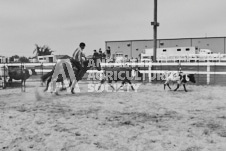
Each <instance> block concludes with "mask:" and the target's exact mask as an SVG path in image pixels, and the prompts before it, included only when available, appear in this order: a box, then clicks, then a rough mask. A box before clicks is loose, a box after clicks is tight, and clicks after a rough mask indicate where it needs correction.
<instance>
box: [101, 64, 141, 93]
mask: <svg viewBox="0 0 226 151" xmlns="http://www.w3.org/2000/svg"><path fill="white" fill-rule="evenodd" d="M103 75H104V77H103V79H102V80H101V81H100V85H99V87H98V90H100V88H101V85H102V84H104V83H105V81H108V84H109V85H110V86H111V88H112V89H113V90H115V88H114V87H113V85H112V82H113V81H114V82H118V81H122V83H121V86H120V87H119V88H118V89H116V91H118V90H119V89H120V88H121V87H123V86H124V84H125V83H129V84H130V86H131V89H132V90H134V87H133V85H132V83H131V80H132V79H134V77H135V76H137V77H139V78H140V80H141V79H142V74H141V73H140V72H139V68H131V67H115V68H113V67H105V68H104V73H103Z"/></svg>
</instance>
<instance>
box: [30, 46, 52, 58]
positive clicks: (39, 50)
mask: <svg viewBox="0 0 226 151" xmlns="http://www.w3.org/2000/svg"><path fill="white" fill-rule="evenodd" d="M35 47H36V48H35V50H34V51H33V53H35V52H36V56H46V55H51V54H52V52H53V51H52V50H51V49H50V48H49V47H48V46H46V45H44V46H42V47H41V46H38V45H37V44H35Z"/></svg>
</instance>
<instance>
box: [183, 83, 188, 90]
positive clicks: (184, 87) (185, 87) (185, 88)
mask: <svg viewBox="0 0 226 151" xmlns="http://www.w3.org/2000/svg"><path fill="white" fill-rule="evenodd" d="M183 86H184V91H185V92H187V90H186V87H185V84H184V83H183Z"/></svg>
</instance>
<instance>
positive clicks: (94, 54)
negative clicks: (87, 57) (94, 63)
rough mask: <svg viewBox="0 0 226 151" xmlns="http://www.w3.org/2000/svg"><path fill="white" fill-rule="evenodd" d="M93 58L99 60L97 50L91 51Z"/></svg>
mask: <svg viewBox="0 0 226 151" xmlns="http://www.w3.org/2000/svg"><path fill="white" fill-rule="evenodd" d="M93 58H94V59H98V58H99V54H98V52H97V50H93Z"/></svg>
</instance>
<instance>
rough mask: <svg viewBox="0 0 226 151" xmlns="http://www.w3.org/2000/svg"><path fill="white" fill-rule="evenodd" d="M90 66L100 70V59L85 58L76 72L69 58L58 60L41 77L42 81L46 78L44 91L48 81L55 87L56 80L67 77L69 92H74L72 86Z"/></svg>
mask: <svg viewBox="0 0 226 151" xmlns="http://www.w3.org/2000/svg"><path fill="white" fill-rule="evenodd" d="M91 68H96V69H97V70H98V71H100V70H101V67H100V59H95V58H94V59H93V58H91V59H87V60H85V61H84V62H83V68H82V69H81V71H80V72H79V73H78V70H77V69H76V68H75V66H74V64H73V63H72V62H71V60H69V59H64V60H61V61H60V60H59V62H57V63H56V65H55V66H54V67H53V70H52V71H51V72H49V73H47V74H45V75H43V76H42V77H41V79H42V81H43V82H45V81H46V79H48V80H47V84H46V88H45V90H44V91H46V90H47V89H48V87H49V83H50V82H51V81H52V82H53V87H54V89H55V87H56V85H55V83H56V82H62V83H63V80H64V79H69V80H70V84H69V87H71V93H72V94H74V86H75V84H76V82H78V81H80V80H81V79H82V77H83V76H84V75H85V73H86V72H87V70H89V69H91ZM55 94H56V95H58V92H55Z"/></svg>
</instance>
